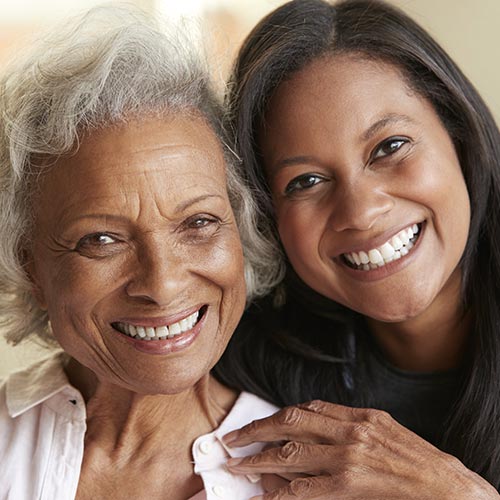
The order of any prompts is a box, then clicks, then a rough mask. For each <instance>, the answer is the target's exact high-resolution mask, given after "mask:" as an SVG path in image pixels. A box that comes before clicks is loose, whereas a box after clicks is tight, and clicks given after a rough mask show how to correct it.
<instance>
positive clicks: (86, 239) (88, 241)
mask: <svg viewBox="0 0 500 500" xmlns="http://www.w3.org/2000/svg"><path fill="white" fill-rule="evenodd" d="M98 238H109V239H111V240H113V241H112V242H108V243H101V242H98V241H96V240H97V239H98ZM92 240H94V241H92ZM115 242H117V239H116V238H115V237H114V236H112V235H110V234H108V233H92V234H87V235H85V236H84V237H83V238H81V239H80V240H79V241H78V243H77V244H76V248H77V249H79V248H82V247H83V246H84V245H85V244H91V245H95V246H97V247H104V246H107V245H110V244H112V243H115Z"/></svg>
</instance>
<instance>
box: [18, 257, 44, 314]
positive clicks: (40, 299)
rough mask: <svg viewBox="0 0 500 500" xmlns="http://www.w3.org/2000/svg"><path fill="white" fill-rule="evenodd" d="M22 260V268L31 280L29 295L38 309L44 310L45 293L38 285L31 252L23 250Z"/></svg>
mask: <svg viewBox="0 0 500 500" xmlns="http://www.w3.org/2000/svg"><path fill="white" fill-rule="evenodd" d="M22 262H23V268H24V270H25V272H26V274H27V276H28V279H29V281H30V282H31V295H33V298H34V299H35V300H36V302H37V304H38V306H39V307H40V309H43V310H44V311H46V310H47V302H46V301H45V294H44V293H43V288H42V287H41V286H40V281H39V279H38V274H37V270H36V265H35V261H34V259H33V256H32V255H31V253H28V252H26V251H25V252H23V255H22Z"/></svg>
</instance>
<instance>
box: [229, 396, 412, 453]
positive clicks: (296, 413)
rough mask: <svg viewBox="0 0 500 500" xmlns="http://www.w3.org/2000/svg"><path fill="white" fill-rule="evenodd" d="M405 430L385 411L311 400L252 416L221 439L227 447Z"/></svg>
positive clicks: (348, 439)
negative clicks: (262, 415)
mask: <svg viewBox="0 0 500 500" xmlns="http://www.w3.org/2000/svg"><path fill="white" fill-rule="evenodd" d="M337 414H338V415H339V418H336V416H337ZM405 432H407V430H405V429H404V428H403V427H402V426H401V425H399V424H398V423H397V422H396V421H395V420H394V419H393V418H392V417H391V416H390V415H389V414H388V413H386V412H384V411H380V410H374V409H370V408H361V409H360V408H349V407H346V406H340V405H330V404H329V403H324V402H322V401H312V402H310V403H306V404H304V405H297V406H288V407H287V408H283V409H282V410H280V411H279V412H277V413H275V414H274V415H271V416H270V417H267V418H264V419H261V420H254V421H253V422H251V423H250V424H248V425H245V426H244V427H242V428H241V429H239V430H236V431H233V432H230V433H229V434H226V435H225V436H224V437H223V441H224V443H225V444H226V445H227V446H229V447H240V446H246V445H248V444H250V443H254V442H272V441H302V442H304V443H318V444H346V443H353V442H359V441H360V440H361V441H366V440H367V439H368V438H369V437H370V438H376V436H377V435H382V434H385V435H386V436H389V435H392V436H393V437H394V438H395V437H396V435H401V434H404V433H405Z"/></svg>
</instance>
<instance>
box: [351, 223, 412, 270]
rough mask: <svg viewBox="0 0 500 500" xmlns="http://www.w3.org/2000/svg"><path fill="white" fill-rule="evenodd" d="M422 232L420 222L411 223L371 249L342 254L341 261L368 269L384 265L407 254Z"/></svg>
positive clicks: (358, 267)
mask: <svg viewBox="0 0 500 500" xmlns="http://www.w3.org/2000/svg"><path fill="white" fill-rule="evenodd" d="M421 233H422V223H420V224H413V225H411V226H408V227H407V228H406V229H403V230H401V231H399V233H397V234H395V235H394V236H392V237H391V238H389V239H388V240H387V241H386V242H385V243H384V244H383V245H381V246H379V247H376V248H372V249H371V250H366V251H360V252H349V253H344V254H342V260H343V262H344V263H345V264H346V265H347V266H349V267H350V268H352V269H356V270H359V271H370V270H372V269H378V268H379V267H384V266H385V265H387V264H390V263H391V262H393V261H395V260H399V259H401V258H402V257H405V256H406V255H408V254H409V253H410V252H411V251H412V249H413V247H414V245H415V243H416V242H417V240H418V238H419V237H420V235H421Z"/></svg>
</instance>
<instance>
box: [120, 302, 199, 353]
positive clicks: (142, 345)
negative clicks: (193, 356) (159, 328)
mask: <svg viewBox="0 0 500 500" xmlns="http://www.w3.org/2000/svg"><path fill="white" fill-rule="evenodd" d="M207 314H208V310H207V311H206V312H205V314H204V315H203V317H202V318H201V319H200V321H198V323H196V325H195V326H194V327H193V328H192V329H191V330H188V331H187V332H184V333H181V334H179V335H176V336H175V337H173V338H171V339H165V340H142V339H140V340H139V339H135V338H133V337H130V336H129V335H126V334H125V333H121V332H117V333H119V334H120V335H121V336H122V337H123V339H124V340H125V341H126V342H128V343H129V344H132V346H133V347H134V348H135V349H137V350H138V351H140V352H143V353H145V354H160V355H161V354H170V353H173V352H179V351H182V350H184V349H187V348H188V347H189V346H190V345H191V344H192V343H193V342H194V341H195V340H196V338H197V337H198V335H199V333H200V331H201V329H202V328H203V325H204V324H205V318H206V317H207ZM115 331H116V330H115Z"/></svg>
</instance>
